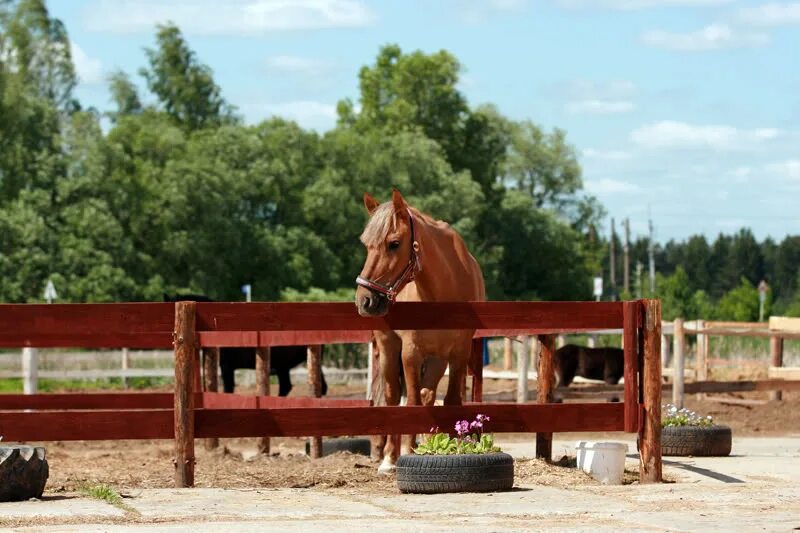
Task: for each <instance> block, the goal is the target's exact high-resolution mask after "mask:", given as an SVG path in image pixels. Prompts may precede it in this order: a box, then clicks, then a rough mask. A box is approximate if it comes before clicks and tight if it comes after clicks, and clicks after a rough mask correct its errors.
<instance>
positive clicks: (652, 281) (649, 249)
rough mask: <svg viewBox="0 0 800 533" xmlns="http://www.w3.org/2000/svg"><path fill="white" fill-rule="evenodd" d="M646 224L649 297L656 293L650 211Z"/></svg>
mask: <svg viewBox="0 0 800 533" xmlns="http://www.w3.org/2000/svg"><path fill="white" fill-rule="evenodd" d="M648 211H649V209H648ZM647 224H648V226H650V245H649V246H648V247H647V255H648V256H649V261H650V297H653V296H655V294H656V260H655V258H654V257H653V253H654V252H655V239H654V238H653V219H651V218H650V213H648V216H647Z"/></svg>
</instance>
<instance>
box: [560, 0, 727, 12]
mask: <svg viewBox="0 0 800 533" xmlns="http://www.w3.org/2000/svg"><path fill="white" fill-rule="evenodd" d="M733 1H734V0H559V2H558V4H559V5H560V6H561V7H566V8H570V9H579V8H587V7H593V8H604V9H618V10H633V9H648V8H658V7H709V6H721V5H725V4H730V3H732V2H733Z"/></svg>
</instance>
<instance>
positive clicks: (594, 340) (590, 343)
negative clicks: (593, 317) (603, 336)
mask: <svg viewBox="0 0 800 533" xmlns="http://www.w3.org/2000/svg"><path fill="white" fill-rule="evenodd" d="M586 346H588V347H589V348H594V347H595V346H597V335H596V334H594V333H592V334H590V335H589V338H588V339H587V340H586Z"/></svg>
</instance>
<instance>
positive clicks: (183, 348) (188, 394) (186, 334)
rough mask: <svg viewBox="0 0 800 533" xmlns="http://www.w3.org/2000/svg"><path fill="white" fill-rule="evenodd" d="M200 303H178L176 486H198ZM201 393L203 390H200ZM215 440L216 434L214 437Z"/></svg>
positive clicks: (176, 316) (176, 326) (175, 419)
mask: <svg viewBox="0 0 800 533" xmlns="http://www.w3.org/2000/svg"><path fill="white" fill-rule="evenodd" d="M196 306H197V303H196V302H192V301H180V302H175V333H174V339H175V341H174V342H175V413H174V415H175V416H174V422H175V425H174V432H175V433H174V434H175V486H176V487H177V488H183V487H191V486H194V461H195V458H194V434H195V431H194V416H193V413H194V394H193V392H194V391H193V388H194V387H193V386H194V375H195V365H196V364H197V359H198V356H197V354H198V347H197V342H196V336H195V317H196V315H195V313H196ZM198 392H200V391H198ZM210 436H211V437H214V436H215V435H210Z"/></svg>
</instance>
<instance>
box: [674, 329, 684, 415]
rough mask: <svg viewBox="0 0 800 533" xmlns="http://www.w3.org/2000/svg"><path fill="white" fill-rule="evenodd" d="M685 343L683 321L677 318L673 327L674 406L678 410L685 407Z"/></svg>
mask: <svg viewBox="0 0 800 533" xmlns="http://www.w3.org/2000/svg"><path fill="white" fill-rule="evenodd" d="M684 341H685V337H684V334H683V319H682V318H676V319H675V322H673V326H672V343H673V350H672V351H673V357H672V372H673V373H672V405H674V406H675V407H677V408H678V409H681V408H682V407H683V368H684V351H685V350H684V346H685V342H684Z"/></svg>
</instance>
